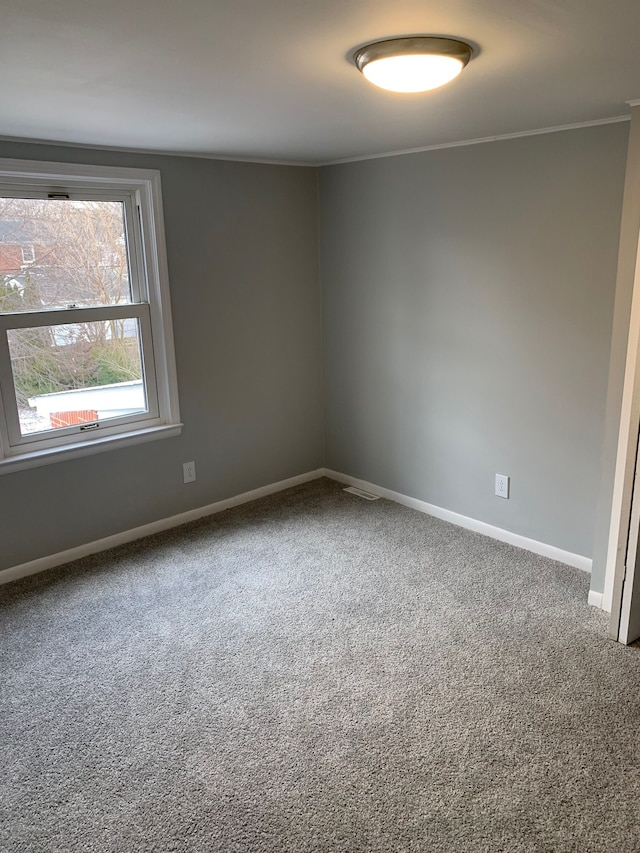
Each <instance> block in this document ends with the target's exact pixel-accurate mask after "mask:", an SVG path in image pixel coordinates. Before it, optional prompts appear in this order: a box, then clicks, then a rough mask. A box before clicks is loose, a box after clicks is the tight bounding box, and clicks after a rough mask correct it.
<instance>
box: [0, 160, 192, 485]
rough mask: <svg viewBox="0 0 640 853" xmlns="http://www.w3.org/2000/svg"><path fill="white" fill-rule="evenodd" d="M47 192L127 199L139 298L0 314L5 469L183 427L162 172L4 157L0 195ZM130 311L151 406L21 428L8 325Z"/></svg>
mask: <svg viewBox="0 0 640 853" xmlns="http://www.w3.org/2000/svg"><path fill="white" fill-rule="evenodd" d="M48 194H59V195H64V196H68V197H69V198H72V199H82V198H84V199H87V198H91V199H96V200H101V199H104V200H105V201H106V200H110V201H122V202H123V203H124V209H125V219H126V220H127V226H126V227H127V246H128V252H129V262H130V266H131V268H132V277H131V282H132V296H133V300H134V301H132V302H131V303H129V304H126V305H124V304H120V305H113V306H99V307H95V308H77V309H76V308H75V307H73V308H66V309H65V308H63V309H55V310H48V309H43V310H42V311H35V312H34V311H29V312H21V313H4V314H0V474H2V473H7V472H10V471H16V470H20V469H22V468H30V467H35V466H39V465H44V464H48V463H50V462H58V461H62V460H64V459H71V458H74V457H77V456H84V455H87V454H91V453H96V452H100V451H103V450H108V449H110V448H113V447H123V446H128V445H131V444H137V443H139V442H142V441H150V440H152V439H156V438H165V437H171V436H175V435H179V434H180V432H181V428H182V424H181V422H180V412H179V405H178V385H177V374H176V366H175V354H174V345H173V329H172V324H171V304H170V297H169V278H168V271H167V256H166V248H165V238H164V218H163V213H162V196H161V185H160V173H159V172H158V171H156V170H151V169H128V168H119V167H110V166H81V165H75V164H63V163H45V162H32V161H26V160H6V159H0V197H2V196H3V195H4V196H7V195H16V196H20V197H22V198H29V197H31V198H43V197H44V198H46V197H47V195H48ZM129 317H131V318H134V319H137V320H138V323H139V328H140V339H141V345H142V359H143V369H144V376H145V391H146V394H147V409H148V410H147V411H146V412H143V413H140V414H135V415H128V416H122V417H119V418H114V419H112V420H106V421H104V422H99V423H98V426H96V427H94V428H93V429H87V427H86V426H84V427H83V426H80V425H74V426H70V427H63V428H58V429H56V430H55V431H46V432H41V433H32V434H30V435H22V433H21V430H20V425H19V421H18V410H17V404H16V400H15V391H14V385H13V372H12V369H11V361H10V354H9V346H8V339H7V330H8V329H17V328H26V327H34V326H55V325H58V324H67V323H79V322H92V321H94V322H95V321H98V320H101V319H113V318H129ZM3 389H4V390H3Z"/></svg>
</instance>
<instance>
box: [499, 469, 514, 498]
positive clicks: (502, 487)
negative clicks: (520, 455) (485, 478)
mask: <svg viewBox="0 0 640 853" xmlns="http://www.w3.org/2000/svg"><path fill="white" fill-rule="evenodd" d="M510 479H511V478H510V477H509V475H508V474H496V495H497V496H498V497H499V498H506V499H507V500H508V499H509V486H510V482H509V481H510Z"/></svg>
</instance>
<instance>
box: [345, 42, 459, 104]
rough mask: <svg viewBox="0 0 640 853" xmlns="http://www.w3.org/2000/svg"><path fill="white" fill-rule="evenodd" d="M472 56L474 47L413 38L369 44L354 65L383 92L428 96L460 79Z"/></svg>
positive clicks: (361, 51)
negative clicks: (451, 81) (424, 94)
mask: <svg viewBox="0 0 640 853" xmlns="http://www.w3.org/2000/svg"><path fill="white" fill-rule="evenodd" d="M472 55H473V50H472V48H471V46H470V45H468V44H467V43H466V42H463V41H458V40H457V39H450V38H440V37H437V36H411V37H409V38H397V39H387V40H386V41H376V42H373V43H372V44H367V45H365V46H364V47H361V48H360V49H359V50H357V51H356V52H355V53H354V55H353V61H354V62H355V64H356V66H357V68H358V69H359V70H360V71H362V73H363V74H364V76H365V77H366V78H367V80H369V81H370V82H371V83H373V84H374V85H376V86H379V87H380V88H381V89H388V90H389V91H391V92H428V91H429V90H430V89H437V88H438V86H444V84H445V83H448V82H449V81H450V80H453V79H454V77H457V76H458V74H459V73H460V72H461V71H462V69H463V68H464V67H465V65H466V64H467V63H468V62H469V60H470V59H471V57H472Z"/></svg>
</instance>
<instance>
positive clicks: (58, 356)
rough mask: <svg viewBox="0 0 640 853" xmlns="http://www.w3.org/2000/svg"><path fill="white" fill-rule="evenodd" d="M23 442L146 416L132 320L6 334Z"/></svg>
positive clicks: (137, 331) (137, 336) (137, 339)
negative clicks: (45, 434) (72, 428)
mask: <svg viewBox="0 0 640 853" xmlns="http://www.w3.org/2000/svg"><path fill="white" fill-rule="evenodd" d="M7 338H8V343H9V353H10V357H11V370H12V372H13V382H14V387H15V392H16V402H17V405H18V419H19V421H20V432H21V434H22V435H23V436H25V435H29V434H31V433H38V432H46V431H50V430H57V429H62V428H64V427H69V426H75V425H77V424H84V423H93V422H96V421H99V422H102V421H105V420H109V419H111V418H120V417H126V416H129V415H133V414H135V413H139V412H146V411H147V398H146V392H145V386H144V378H143V370H142V351H141V344H140V329H139V322H138V320H137V318H134V317H127V318H125V319H117V320H102V321H94V322H90V323H65V324H59V325H55V326H37V327H35V328H22V329H10V330H9V331H8V333H7Z"/></svg>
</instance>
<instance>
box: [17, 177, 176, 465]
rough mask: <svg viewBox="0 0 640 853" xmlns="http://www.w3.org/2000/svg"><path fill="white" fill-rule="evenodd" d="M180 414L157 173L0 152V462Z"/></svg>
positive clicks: (44, 458)
mask: <svg viewBox="0 0 640 853" xmlns="http://www.w3.org/2000/svg"><path fill="white" fill-rule="evenodd" d="M179 421H180V418H179V414H178V398H177V386H176V376H175V360H174V354H173V335H172V330H171V316H170V304H169V293H168V282H167V271H166V259H165V250H164V229H163V222H162V204H161V198H160V178H159V174H158V173H157V172H153V171H147V170H144V171H143V170H133V169H112V168H102V167H80V166H68V165H61V164H55V163H29V162H23V161H15V160H14V161H7V160H0V471H6V470H16V469H17V468H21V467H29V466H31V465H35V464H43V462H48V461H55V460H58V459H63V458H68V457H71V456H77V455H83V454H85V453H90V452H95V451H98V450H104V449H107V448H108V447H112V446H117V445H122V444H131V443H135V442H137V441H142V440H149V439H151V438H159V437H163V436H166V435H177V434H178V433H179V431H180V426H181V425H180V422H179Z"/></svg>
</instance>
